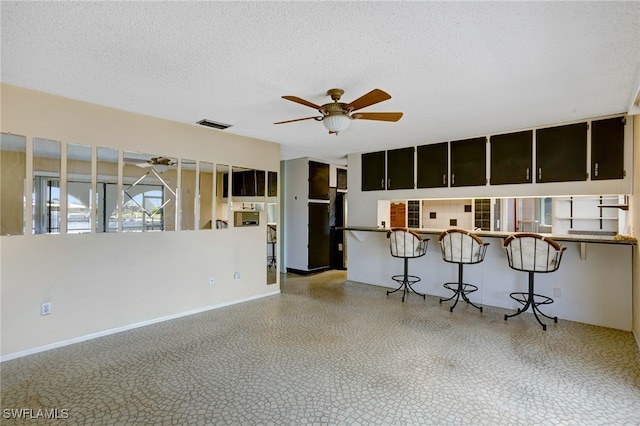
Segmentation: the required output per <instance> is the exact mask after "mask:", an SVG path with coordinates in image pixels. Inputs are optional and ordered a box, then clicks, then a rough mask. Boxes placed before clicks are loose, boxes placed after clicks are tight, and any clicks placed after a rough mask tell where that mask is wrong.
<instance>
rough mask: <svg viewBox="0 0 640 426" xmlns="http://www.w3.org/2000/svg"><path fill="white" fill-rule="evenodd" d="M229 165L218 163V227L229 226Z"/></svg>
mask: <svg viewBox="0 0 640 426" xmlns="http://www.w3.org/2000/svg"><path fill="white" fill-rule="evenodd" d="M229 183H230V182H229V166H228V165H226V164H216V185H215V186H216V201H215V212H216V222H215V227H216V229H227V228H228V227H229Z"/></svg>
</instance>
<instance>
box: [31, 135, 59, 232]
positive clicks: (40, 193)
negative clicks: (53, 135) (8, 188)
mask: <svg viewBox="0 0 640 426" xmlns="http://www.w3.org/2000/svg"><path fill="white" fill-rule="evenodd" d="M60 155H61V146H60V142H58V141H52V140H48V139H38V138H34V139H33V193H32V194H31V195H32V211H33V227H32V232H33V234H58V233H60V222H61V219H60V168H61V164H60V163H61V156H60Z"/></svg>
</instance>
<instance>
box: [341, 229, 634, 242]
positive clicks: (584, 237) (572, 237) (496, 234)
mask: <svg viewBox="0 0 640 426" xmlns="http://www.w3.org/2000/svg"><path fill="white" fill-rule="evenodd" d="M340 229H343V230H345V231H366V232H388V231H389V230H390V229H391V228H382V227H376V226H345V227H344V228H340ZM409 229H410V230H411V231H414V232H416V233H418V234H432V235H440V234H441V233H442V232H443V231H446V229H429V228H409ZM449 229H451V228H449ZM470 232H473V233H474V234H476V235H477V236H479V237H487V238H489V237H492V238H506V237H508V236H510V235H513V234H515V233H516V232H502V231H470ZM539 234H540V235H543V236H545V237H549V238H551V239H553V240H555V241H563V242H572V243H601V244H627V245H636V244H637V240H636V238H634V237H628V236H621V235H615V236H610V235H588V234H545V233H542V232H540V233H539Z"/></svg>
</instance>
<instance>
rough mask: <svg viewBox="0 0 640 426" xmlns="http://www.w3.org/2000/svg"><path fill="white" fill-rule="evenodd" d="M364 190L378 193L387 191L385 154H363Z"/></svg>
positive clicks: (379, 152) (382, 152)
mask: <svg viewBox="0 0 640 426" xmlns="http://www.w3.org/2000/svg"><path fill="white" fill-rule="evenodd" d="M361 161H362V164H361V167H362V190H363V191H376V190H378V191H379V190H383V189H385V152H384V151H378V152H369V153H366V154H362V157H361Z"/></svg>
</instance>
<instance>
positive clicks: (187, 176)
mask: <svg viewBox="0 0 640 426" xmlns="http://www.w3.org/2000/svg"><path fill="white" fill-rule="evenodd" d="M196 197H197V192H196V162H195V161H193V160H181V161H180V229H181V230H194V229H196V224H195V223H196Z"/></svg>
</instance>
